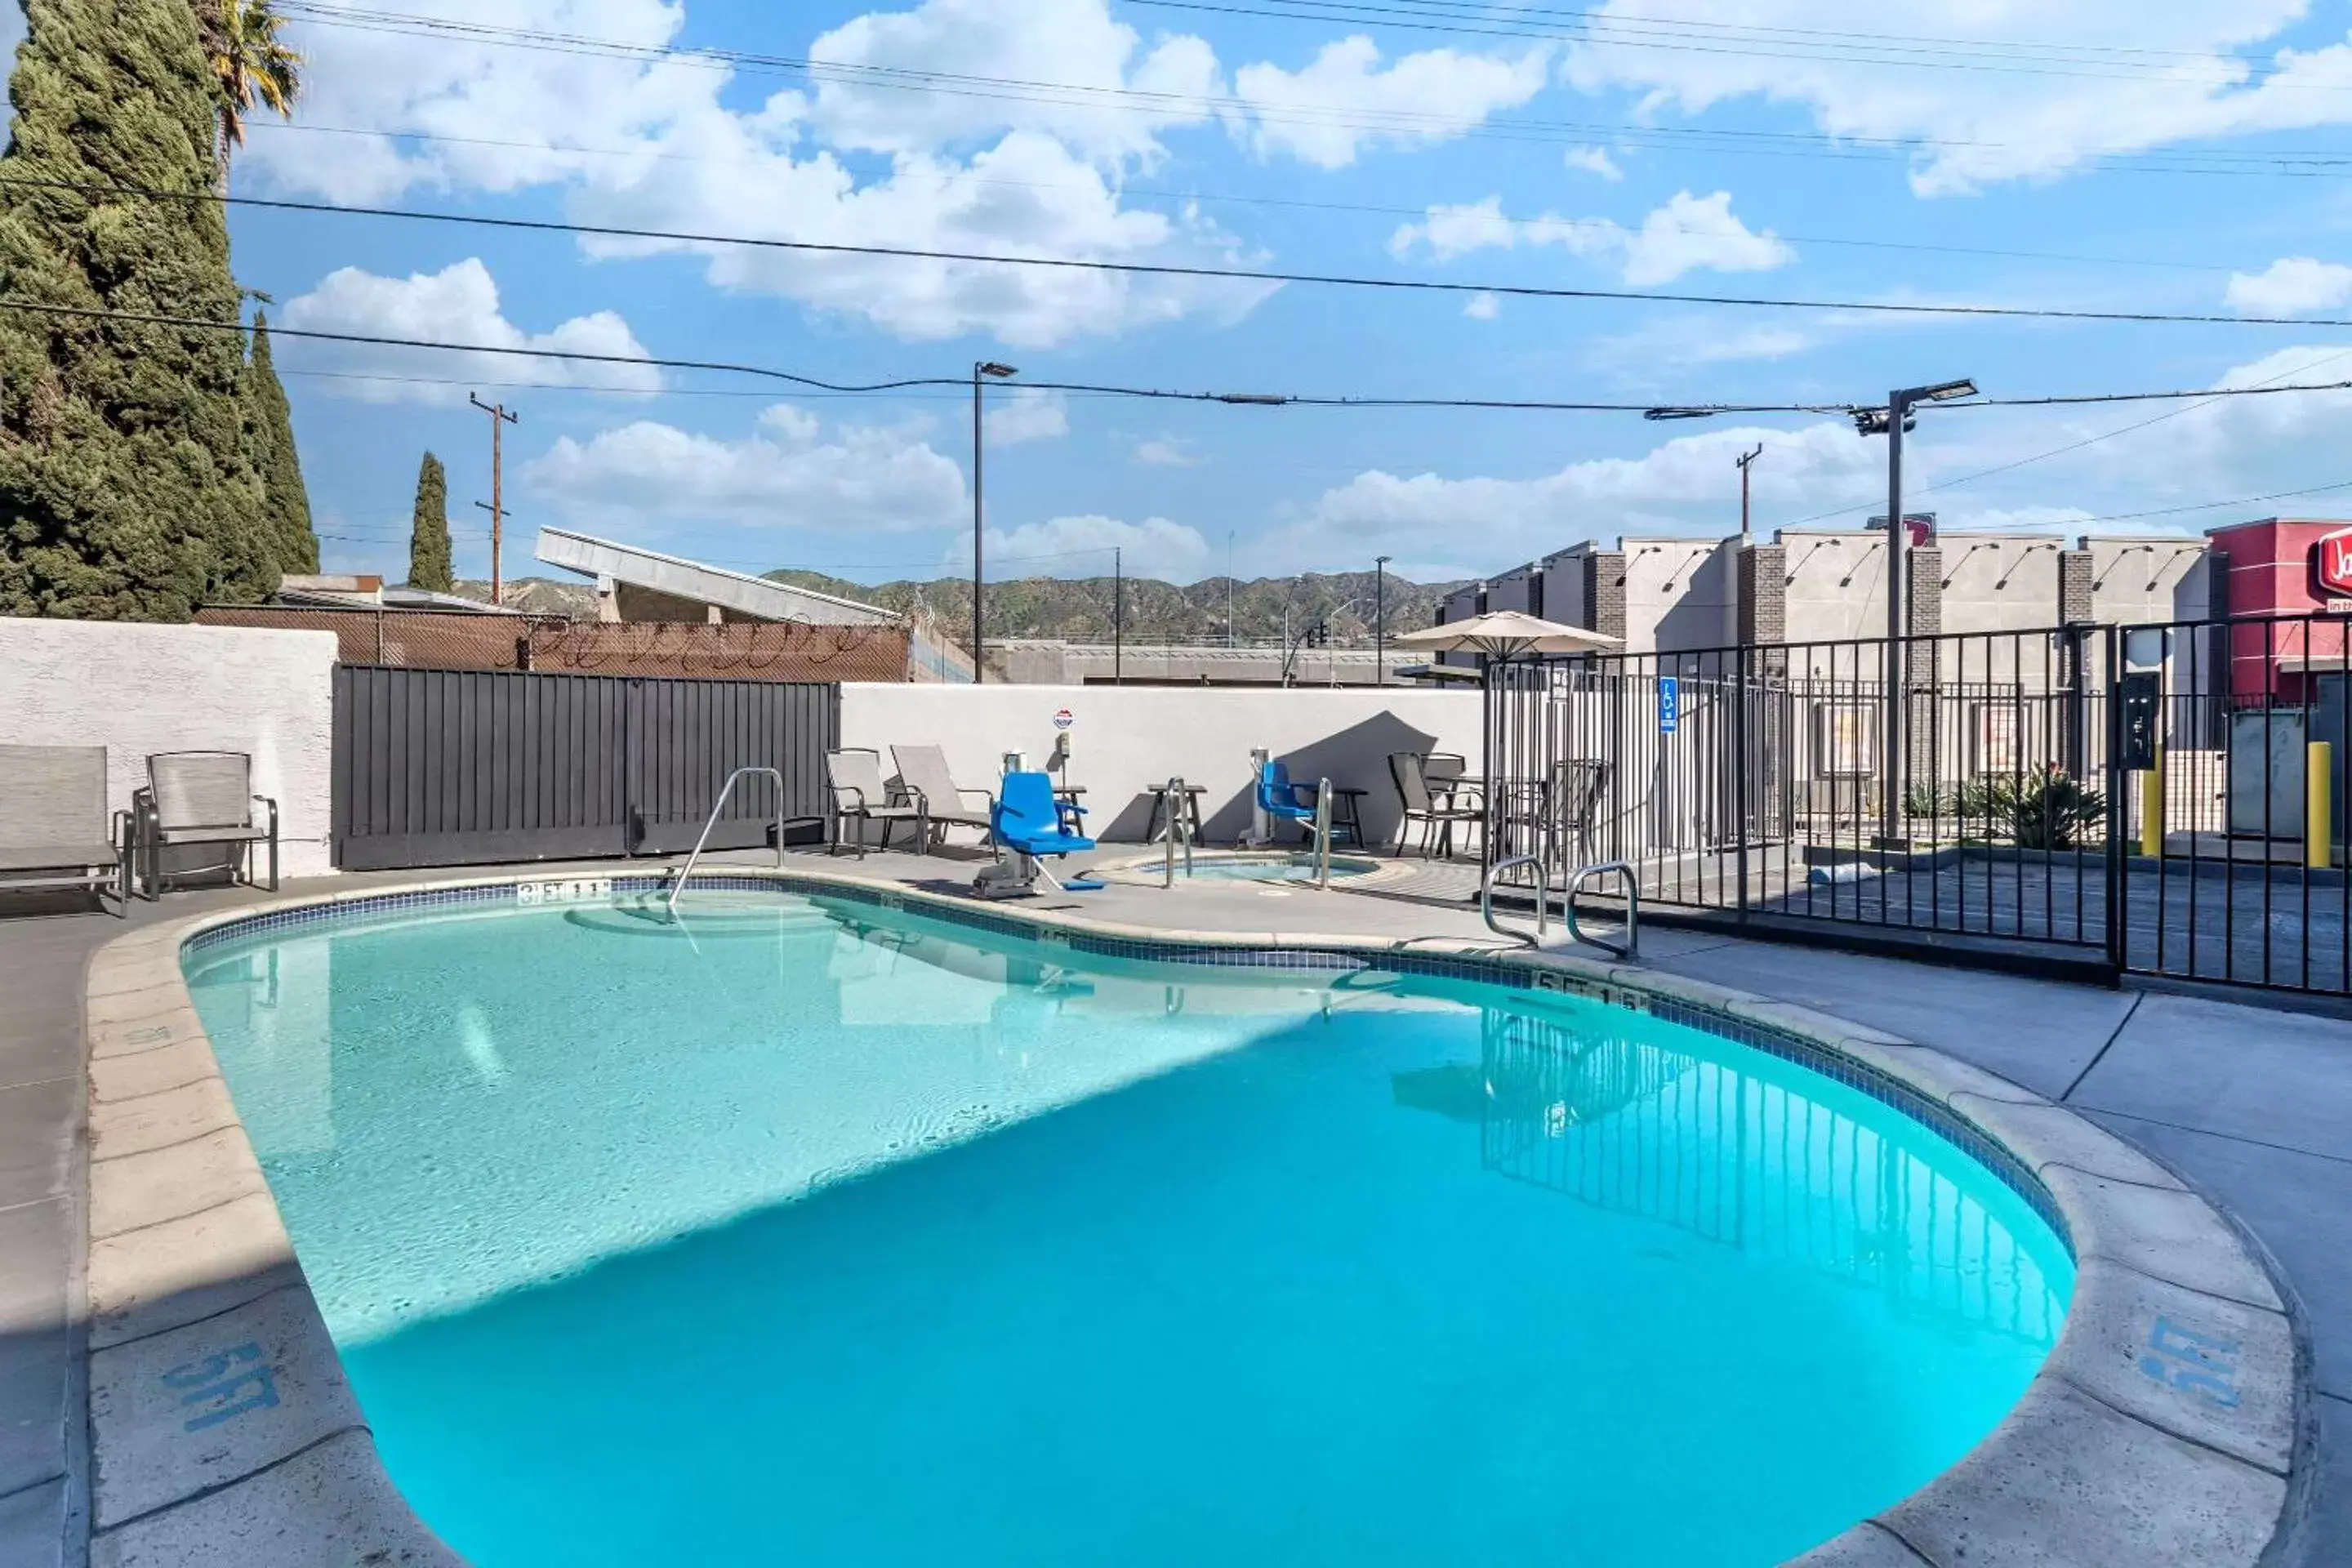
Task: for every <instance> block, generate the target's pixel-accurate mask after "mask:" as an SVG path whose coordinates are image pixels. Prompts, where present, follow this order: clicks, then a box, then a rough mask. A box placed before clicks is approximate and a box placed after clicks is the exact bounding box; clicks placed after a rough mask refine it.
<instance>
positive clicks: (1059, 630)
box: [767, 568, 1463, 645]
mask: <svg viewBox="0 0 2352 1568" xmlns="http://www.w3.org/2000/svg"><path fill="white" fill-rule="evenodd" d="M767 575H768V576H769V577H771V578H772V579H773V580H775V581H777V582H780V583H793V584H799V585H800V586H802V587H804V588H814V589H815V590H816V591H817V592H818V593H821V594H834V595H839V596H840V597H842V598H845V599H856V600H858V601H860V602H861V603H864V604H868V605H881V606H883V607H884V608H886V609H891V610H897V611H898V612H899V613H900V614H902V615H916V614H920V615H926V616H929V617H930V618H931V619H933V620H935V621H936V622H937V623H938V624H939V626H940V628H941V629H942V630H944V631H946V632H947V633H948V634H949V635H950V636H953V637H957V638H958V640H959V641H961V640H964V639H965V638H966V637H969V634H970V627H971V581H970V580H969V579H968V578H961V577H942V578H939V579H936V580H934V581H932V582H929V583H915V582H904V581H901V582H895V583H881V584H864V583H851V582H845V581H844V580H843V579H841V578H839V577H828V576H826V575H824V574H823V573H819V572H801V571H795V570H792V569H790V568H785V569H780V570H778V571H774V572H771V573H769V574H767ZM1461 586H1463V584H1461V583H1458V582H1457V583H1410V582H1407V581H1405V580H1404V579H1403V578H1402V577H1397V576H1393V575H1392V576H1390V577H1389V578H1388V579H1387V584H1386V590H1385V592H1386V603H1387V625H1388V629H1389V632H1390V634H1391V636H1393V635H1394V634H1396V633H1398V632H1402V631H1411V630H1412V629H1413V628H1415V627H1418V626H1428V625H1429V624H1430V623H1431V622H1433V621H1434V620H1435V619H1436V618H1437V605H1438V603H1439V602H1440V601H1441V600H1443V599H1444V597H1445V595H1448V594H1450V593H1453V592H1454V590H1455V589H1457V588H1459V587H1461ZM1111 587H1112V580H1111V579H1110V578H1108V577H1023V578H1018V579H1015V580H1014V581H1012V582H1007V583H991V584H989V585H988V635H989V636H990V637H1060V638H1063V639H1066V640H1067V641H1070V642H1108V641H1109V640H1110V635H1111ZM1231 592H1232V604H1233V619H1234V636H1235V637H1236V638H1237V639H1238V640H1239V641H1242V642H1244V643H1251V642H1265V643H1272V642H1279V641H1280V640H1281V638H1282V637H1283V632H1284V619H1283V617H1284V612H1285V611H1287V612H1288V614H1289V630H1290V635H1291V636H1292V637H1302V636H1304V635H1305V629H1306V628H1307V627H1308V626H1313V625H1316V624H1317V623H1318V622H1320V623H1322V624H1323V626H1325V627H1326V628H1327V630H1328V636H1329V640H1330V641H1331V642H1332V643H1334V644H1348V643H1363V644H1366V645H1369V644H1370V642H1371V639H1372V605H1373V595H1374V582H1373V574H1371V573H1370V572H1335V573H1329V574H1323V573H1307V574H1304V575H1301V576H1297V577H1260V578H1256V579H1255V580H1253V581H1249V582H1238V581H1236V582H1234V583H1233V584H1231ZM1226 595H1227V580H1226V579H1225V578H1223V577H1211V578H1207V579H1205V580H1203V581H1202V582H1199V583H1193V584H1189V585H1186V586H1181V587H1180V586H1178V585H1177V584H1173V583H1162V582H1159V581H1157V580H1156V579H1152V578H1148V577H1129V579H1128V580H1127V586H1126V615H1125V622H1126V624H1125V627H1124V636H1125V637H1126V639H1127V640H1128V641H1129V642H1132V643H1171V642H1172V643H1197V642H1223V641H1224V640H1225V605H1226Z"/></svg>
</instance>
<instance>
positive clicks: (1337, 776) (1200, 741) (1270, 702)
mask: <svg viewBox="0 0 2352 1568" xmlns="http://www.w3.org/2000/svg"><path fill="white" fill-rule="evenodd" d="M1483 701H1484V699H1483V697H1482V696H1481V695H1480V694H1479V693H1478V692H1475V691H1399V690H1393V689H1391V690H1379V691H1350V690H1346V689H1341V690H1333V689H1329V688H1328V687H1326V688H1304V687H1294V688H1290V689H1281V688H1273V689H1266V690H1263V691H1253V690H1237V689H1232V688H1218V687H1205V688H1189V687H1146V686H981V687H970V686H900V685H887V686H886V685H866V684H856V685H845V686H844V687H843V688H842V689H841V743H842V744H843V745H845V746H868V747H871V748H873V749H874V750H876V751H877V752H881V753H882V761H883V767H882V771H883V773H884V775H885V776H886V777H887V776H888V775H889V774H890V773H893V772H894V771H895V770H894V769H893V768H892V767H891V766H890V748H891V747H892V746H893V745H906V744H914V745H920V744H923V743H926V742H931V743H936V744H938V745H940V746H943V747H945V748H946V750H947V755H948V765H949V767H950V769H952V770H953V772H954V773H955V777H956V782H957V783H958V784H962V785H963V786H964V787H966V788H967V789H992V788H993V787H994V781H995V778H996V776H997V774H998V773H999V772H1001V771H1002V768H1003V762H1002V759H1003V753H1004V752H1010V751H1023V752H1027V753H1028V754H1029V761H1030V764H1031V765H1032V766H1033V767H1035V766H1043V765H1044V763H1045V759H1046V758H1047V757H1049V756H1051V755H1052V754H1053V751H1054V737H1055V729H1054V714H1055V711H1056V710H1060V709H1063V708H1067V709H1068V710H1070V712H1071V714H1072V716H1073V717H1074V718H1075V719H1076V724H1075V725H1074V726H1073V727H1072V729H1071V731H1070V744H1071V763H1070V767H1069V773H1068V779H1069V782H1070V783H1072V784H1084V785H1085V786H1086V791H1087V793H1086V795H1085V797H1084V799H1085V804H1086V806H1087V828H1088V830H1089V831H1090V832H1092V833H1093V834H1094V835H1095V836H1096V837H1100V838H1111V839H1122V838H1123V839H1135V838H1140V837H1142V836H1143V831H1144V826H1145V824H1146V823H1147V822H1148V821H1149V820H1150V810H1151V802H1150V798H1149V796H1148V795H1146V792H1147V791H1148V790H1150V789H1152V788H1154V787H1156V786H1158V785H1160V784H1166V783H1167V782H1168V779H1169V776H1170V775H1171V774H1172V773H1181V774H1182V775H1183V776H1184V778H1185V779H1186V780H1187V781H1188V782H1190V783H1192V784H1205V785H1207V786H1208V792H1209V793H1208V795H1206V796H1205V797H1203V799H1202V821H1203V825H1204V826H1205V827H1206V829H1207V832H1208V835H1209V837H1210V838H1211V839H1212V840H1215V841H1221V842H1222V841H1228V840H1231V839H1233V838H1234V837H1238V836H1239V835H1240V834H1241V833H1242V831H1243V830H1244V827H1245V826H1247V825H1248V821H1249V805H1250V802H1249V790H1250V768H1249V753H1250V748H1252V747H1253V746H1265V747H1269V748H1271V749H1272V750H1273V752H1274V753H1275V755H1276V757H1277V758H1279V759H1280V760H1282V761H1284V762H1286V763H1289V765H1290V772H1291V776H1292V777H1293V778H1295V779H1298V780H1301V781H1303V782H1306V783H1309V784H1311V783H1313V782H1314V781H1315V780H1316V779H1318V778H1322V777H1328V778H1329V779H1330V780H1331V782H1332V783H1333V784H1336V785H1353V786H1355V787H1357V788H1360V789H1362V790H1364V791H1366V792H1367V793H1366V795H1364V798H1363V803H1362V804H1363V815H1364V829H1365V833H1366V835H1367V836H1368V837H1370V840H1371V841H1372V842H1373V843H1376V844H1377V843H1380V842H1381V841H1382V840H1384V839H1385V838H1387V837H1389V836H1391V835H1392V834H1394V832H1395V831H1396V824H1397V796H1396V789H1395V786H1394V785H1393V784H1391V783H1390V780H1389V767H1388V756H1389V753H1390V752H1459V753H1461V754H1462V755H1463V756H1465V757H1466V758H1468V759H1469V767H1470V771H1471V772H1472V773H1478V772H1480V771H1481V768H1482V759H1481V755H1480V748H1479V741H1480V731H1481V726H1482V723H1483V718H1482V703H1483ZM1296 837H1297V835H1296V834H1295V833H1286V834H1285V835H1284V840H1285V842H1288V841H1290V840H1291V839H1294V838H1296Z"/></svg>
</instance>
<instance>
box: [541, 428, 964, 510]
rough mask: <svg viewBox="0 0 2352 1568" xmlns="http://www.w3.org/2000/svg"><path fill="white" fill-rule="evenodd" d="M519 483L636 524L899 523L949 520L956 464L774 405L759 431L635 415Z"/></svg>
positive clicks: (897, 436) (567, 441)
mask: <svg viewBox="0 0 2352 1568" xmlns="http://www.w3.org/2000/svg"><path fill="white" fill-rule="evenodd" d="M522 477H523V482H524V484H525V485H526V486H527V487H528V488H529V489H530V491H531V492H532V493H533V494H534V495H537V496H539V497H540V498H541V499H542V500H546V501H547V502H548V503H549V504H551V506H552V507H553V508H554V509H555V510H557V511H558V512H559V513H560V514H562V516H563V517H564V518H565V519H566V520H567V521H572V522H576V523H580V524H583V525H588V526H601V527H604V528H606V529H613V528H619V529H622V530H625V531H642V530H643V529H644V528H645V527H646V525H647V524H648V523H652V524H656V525H658V526H664V527H672V526H677V525H679V524H688V523H720V524H730V525H734V526H739V527H747V528H774V529H793V528H824V529H848V530H855V529H865V530H876V529H882V530H903V529H915V528H931V527H938V526H941V525H945V524H950V523H952V522H954V521H956V520H957V518H958V517H960V516H961V514H962V511H963V509H964V506H965V504H966V497H967V495H968V492H967V491H966V489H964V481H963V470H962V469H961V468H960V467H958V466H957V464H956V462H955V461H954V459H952V458H947V457H943V456H941V455H940V453H938V452H936V451H934V450H932V449H931V447H930V446H929V444H928V443H925V442H922V441H919V440H916V439H914V438H913V437H911V436H910V435H909V434H908V433H907V432H905V431H902V430H893V429H888V428H885V427H880V426H841V427H837V428H835V429H834V430H833V431H832V432H831V433H830V435H829V436H828V435H827V434H826V432H825V430H824V426H823V425H822V423H821V422H820V421H819V419H818V418H817V416H814V415H813V414H810V413H808V412H806V411H805V410H803V409H800V408H796V407H794V406H793V405H790V404H778V405H774V406H772V407H771V408H769V409H767V410H765V411H764V412H763V413H761V416H760V418H759V421H758V428H757V429H755V430H754V431H753V432H752V433H751V435H749V436H746V437H740V438H739V439H732V440H730V439H723V438H720V437H713V436H706V435H701V434H698V433H695V432H691V431H687V430H681V429H678V428H677V426H671V425H664V424H659V423H657V422H656V421H653V420H646V419H641V420H637V421H635V423H633V424H628V425H623V426H618V427H616V428H614V429H608V430H603V431H600V432H598V433H597V434H596V435H594V436H593V437H590V438H589V439H588V440H586V441H577V440H574V439H573V438H572V437H570V436H563V437H558V438H557V439H556V442H555V444H554V445H553V446H551V447H549V448H548V449H547V451H546V452H544V453H543V454H541V456H539V457H537V458H532V459H531V460H530V462H529V463H527V464H526V465H524V468H523V471H522Z"/></svg>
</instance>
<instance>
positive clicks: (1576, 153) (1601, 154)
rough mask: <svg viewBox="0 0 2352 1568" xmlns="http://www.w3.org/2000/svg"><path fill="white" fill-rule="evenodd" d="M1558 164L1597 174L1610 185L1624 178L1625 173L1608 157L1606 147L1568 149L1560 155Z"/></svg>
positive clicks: (1615, 161)
mask: <svg viewBox="0 0 2352 1568" xmlns="http://www.w3.org/2000/svg"><path fill="white" fill-rule="evenodd" d="M1560 162H1561V163H1565V164H1567V165H1568V166H1569V167H1570V168H1571V169H1578V170H1581V171H1582V172H1584V173H1585V174H1598V175H1600V176H1601V178H1602V179H1604V180H1607V181H1609V182H1610V183H1611V184H1615V183H1616V182H1618V181H1619V180H1622V179H1623V178H1624V177H1625V171H1624V170H1622V169H1621V168H1619V167H1618V166H1617V160H1616V159H1614V158H1612V157H1611V156H1610V155H1609V149H1608V148H1606V147H1570V149H1569V150H1568V151H1567V152H1566V153H1562V154H1561V155H1560Z"/></svg>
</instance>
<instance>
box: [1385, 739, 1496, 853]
mask: <svg viewBox="0 0 2352 1568" xmlns="http://www.w3.org/2000/svg"><path fill="white" fill-rule="evenodd" d="M1389 777H1390V778H1391V779H1393V780H1395V781H1396V789H1397V800H1398V802H1399V803H1400V804H1401V805H1402V807H1403V810H1402V813H1401V815H1400V816H1398V818H1397V837H1396V852H1397V853H1398V854H1400V855H1402V854H1403V853H1404V838H1405V834H1406V833H1407V832H1408V831H1409V830H1410V829H1411V828H1412V825H1413V822H1414V820H1415V819H1416V818H1418V819H1419V820H1420V822H1421V852H1422V853H1423V855H1430V854H1433V853H1434V852H1435V848H1436V847H1443V848H1444V851H1445V852H1446V853H1447V854H1448V855H1451V854H1452V853H1453V852H1454V824H1456V823H1460V824H1462V825H1463V826H1469V825H1470V824H1472V823H1484V822H1485V821H1486V808H1485V807H1484V806H1483V805H1479V806H1472V805H1453V804H1452V801H1453V798H1454V797H1453V796H1452V795H1448V796H1447V797H1446V800H1447V804H1445V805H1439V804H1438V802H1437V800H1436V798H1435V797H1434V796H1433V795H1431V793H1430V783H1429V780H1428V779H1427V778H1426V777H1424V776H1423V773H1422V758H1421V754H1420V753H1419V752H1390V753H1389ZM1433 840H1435V841H1436V844H1435V845H1434V846H1433Z"/></svg>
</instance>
